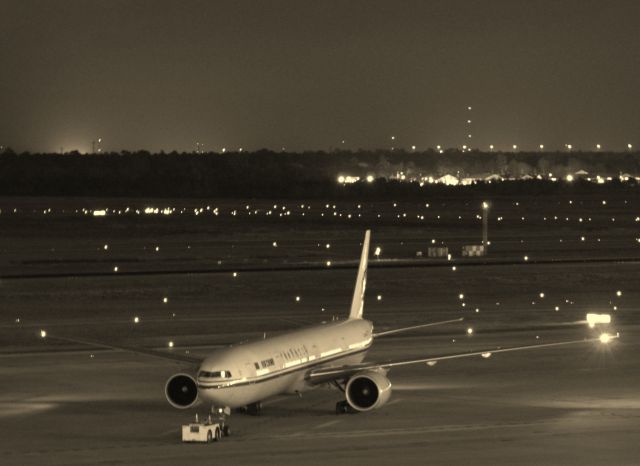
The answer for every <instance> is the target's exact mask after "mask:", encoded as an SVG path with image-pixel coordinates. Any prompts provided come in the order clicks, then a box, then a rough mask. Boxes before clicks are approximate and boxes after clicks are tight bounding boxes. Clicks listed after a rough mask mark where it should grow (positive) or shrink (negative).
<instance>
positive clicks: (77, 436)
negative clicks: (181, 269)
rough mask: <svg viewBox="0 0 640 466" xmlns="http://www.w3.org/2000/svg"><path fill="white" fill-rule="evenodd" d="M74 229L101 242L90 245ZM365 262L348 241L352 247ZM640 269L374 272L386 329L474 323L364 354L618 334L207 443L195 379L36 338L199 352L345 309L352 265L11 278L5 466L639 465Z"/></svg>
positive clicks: (282, 411)
mask: <svg viewBox="0 0 640 466" xmlns="http://www.w3.org/2000/svg"><path fill="white" fill-rule="evenodd" d="M15 228H16V229H19V228H18V226H16V227H15ZM88 231H89V232H90V230H88ZM385 231H386V234H387V237H388V238H389V237H390V236H389V235H391V232H392V231H391V229H387V230H385ZM403 232H405V230H398V235H399V238H401V237H402V235H403V234H404V233H403ZM74 234H75V235H76V236H78V235H79V236H81V237H84V239H85V241H86V243H89V242H90V238H89V236H90V233H86V234H84V236H83V235H82V232H75V233H74ZM305 234H306V235H308V236H309V238H311V237H314V233H313V230H309V231H306V233H305ZM320 234H321V233H317V236H316V237H314V238H315V239H314V241H316V242H317V241H322V238H321V236H319V235H320ZM375 234H376V231H375V230H374V241H375ZM185 235H186V233H185ZM291 235H294V233H292V232H291V231H289V230H287V231H283V232H282V236H281V237H282V238H287V237H291ZM45 238H46V235H45V236H43V239H42V241H44V239H45ZM335 238H336V239H335V241H336V243H335V244H339V238H340V235H338V234H337V233H336V236H335ZM182 239H184V238H182ZM182 239H181V241H182ZM101 240H102V239H101ZM55 241H56V244H57V245H58V246H61V245H62V246H64V245H65V244H67V243H64V241H65V240H64V238H61V237H55ZM212 241H213V242H214V243H215V238H214V240H212ZM281 241H283V244H286V242H285V239H283V240H281ZM28 242H29V240H28V239H27V243H28ZM15 243H16V244H21V243H20V241H19V239H15ZM11 244H13V243H11ZM72 244H75V243H73V242H72V241H69V242H68V244H67V246H68V247H69V248H71V249H72ZM122 244H126V242H124V240H122ZM239 244H240V246H239V247H240V248H241V247H242V245H243V244H245V243H242V242H241V243H239ZM267 246H268V247H271V246H270V244H267ZM279 247H282V246H279ZM248 250H250V251H252V252H251V254H253V250H252V249H250V248H249V249H248ZM358 252H359V245H358V244H357V241H355V240H353V241H351V240H350V241H349V243H348V244H346V245H343V252H342V253H341V254H342V255H343V256H344V257H353V256H355V257H357V254H358ZM76 253H77V254H80V255H82V254H83V253H82V250H80V251H79V252H78V251H76ZM272 253H273V251H272ZM16 254H17V253H16ZM31 254H35V253H31ZM35 255H37V254H35ZM248 256H250V254H249V255H248ZM310 256H313V254H310ZM569 256H570V254H569ZM240 260H241V261H242V260H243V259H242V258H241V257H240ZM71 265H73V264H71ZM148 265H149V264H146V265H145V266H148ZM151 265H153V263H151ZM165 265H166V261H165V262H162V261H161V262H159V266H165ZM25 267H27V266H21V265H20V264H17V263H14V262H11V264H10V268H11V269H12V271H18V272H19V271H20V270H21V269H23V268H25ZM66 267H71V266H70V265H67V266H66ZM74 267H75V269H78V270H79V271H80V272H82V267H81V266H80V265H78V264H76V265H75V266H74ZM637 267H638V266H637V264H634V263H616V262H612V263H606V264H575V263H565V264H556V265H553V264H542V265H532V264H523V265H514V264H512V265H505V266H499V267H497V266H492V267H482V266H476V267H464V266H460V267H459V268H458V269H457V270H455V271H453V270H451V269H446V268H416V269H372V270H371V271H370V274H369V279H368V290H367V303H366V305H365V316H366V317H368V318H370V319H372V320H373V321H374V323H375V324H376V325H377V327H378V328H380V329H387V328H393V327H398V326H404V325H414V324H417V323H421V322H428V321H434V320H444V319H448V318H457V317H460V316H463V317H465V321H464V322H463V323H462V324H455V325H452V326H448V327H440V328H433V329H424V330H422V331H418V332H416V333H413V334H407V335H404V336H401V337H388V338H386V339H380V340H379V341H376V343H375V345H374V348H373V349H372V351H371V352H370V353H369V355H368V358H369V359H371V360H375V359H379V358H384V359H387V358H396V357H397V358H400V357H411V356H418V355H425V354H427V355H428V354H434V353H443V352H460V351H465V350H471V349H483V348H492V347H495V346H497V345H502V346H507V345H521V344H530V343H536V342H551V341H557V340H564V339H573V338H580V337H583V336H586V335H588V334H589V332H588V329H586V328H585V327H586V326H585V325H584V324H581V323H579V321H580V320H582V319H584V314H585V313H586V312H591V311H597V312H610V313H611V314H613V315H614V322H615V325H614V328H613V329H612V330H615V331H620V332H621V338H620V340H619V341H616V342H614V344H612V345H610V346H605V347H603V346H599V345H586V346H581V347H572V348H555V349H549V350H538V351H531V352H527V353H512V354H503V355H494V356H493V357H492V358H490V359H483V358H473V359H468V360H458V361H449V362H441V363H439V364H437V365H436V366H434V367H428V366H426V365H419V366H415V367H403V368H397V369H394V370H392V371H391V372H390V373H389V377H390V379H391V381H392V383H393V387H394V388H393V390H394V392H393V394H392V397H391V400H390V401H389V403H388V404H387V405H386V406H384V407H383V408H382V409H380V410H378V411H376V412H373V413H367V414H358V415H344V416H336V415H335V414H333V410H334V405H335V402H336V401H337V400H338V399H340V395H341V394H340V393H339V392H338V391H336V390H333V389H317V390H315V391H313V392H309V393H307V394H305V395H304V396H303V397H302V398H297V397H282V398H279V399H276V400H271V401H269V402H267V403H266V406H265V408H264V411H263V415H262V416H260V417H249V416H244V415H236V414H234V415H233V416H232V418H231V420H230V424H231V426H232V428H233V435H232V436H231V437H229V438H224V439H223V441H222V442H221V443H220V444H214V445H183V444H181V443H180V439H179V428H180V425H181V424H182V423H186V422H188V421H190V420H191V419H192V417H193V415H194V414H195V413H196V412H200V414H201V415H202V414H204V413H205V412H206V410H207V407H206V406H199V407H197V408H194V409H190V410H186V411H177V410H175V409H173V408H171V407H170V406H169V405H168V403H167V402H166V401H165V399H164V394H163V388H164V383H165V381H166V379H167V378H168V377H169V376H170V375H171V374H173V373H175V372H178V371H181V370H184V369H189V368H188V367H185V366H181V365H180V364H174V363H171V362H164V361H162V360H157V359H154V358H148V357H145V356H141V355H131V354H127V353H123V352H117V351H104V350H99V349H87V348H82V347H79V346H76V345H68V344H60V343H55V342H43V341H41V340H39V339H38V338H37V332H38V330H39V329H40V328H41V327H45V328H47V329H48V330H49V331H50V332H54V333H59V334H64V335H69V336H83V337H85V338H94V339H99V340H105V341H111V342H114V343H120V344H129V345H134V344H135V345H140V346H145V347H156V348H162V347H166V345H167V342H168V341H169V340H171V341H174V342H175V344H176V347H175V348H174V349H173V351H190V352H191V354H204V353H206V351H207V348H208V347H210V346H211V345H221V344H229V343H233V342H237V341H241V340H243V339H245V338H259V337H262V335H263V332H265V331H266V332H267V333H273V332H278V331H283V330H287V329H291V328H297V327H299V326H300V325H304V324H306V323H317V322H319V321H322V320H330V319H331V318H333V316H344V315H346V313H347V309H348V303H349V300H350V295H351V292H352V286H353V281H354V278H355V277H354V275H355V272H354V271H353V270H326V271H322V270H309V271H298V272H295V271H290V272H286V271H285V272H264V273H262V272H255V273H251V274H246V275H242V274H240V275H239V276H237V277H233V276H232V275H231V274H198V275H174V276H129V277H118V276H113V277H85V278H71V277H69V278H64V279H31V280H3V281H0V292H1V304H2V309H1V316H2V321H0V432H1V433H2V435H1V436H0V464H2V465H30V464H33V465H42V464H61V465H62V464H64V465H67V464H149V465H161V464H167V465H169V464H171V465H175V464H187V463H192V462H193V463H195V462H204V463H205V464H209V463H224V464H296V465H298V464H328V463H331V464H438V465H441V464H463V463H468V464H487V465H489V464H491V465H493V464H531V465H534V464H535V465H538V464H558V465H568V464H580V465H584V464H594V465H595V464H598V465H600V464H616V465H634V464H638V462H639V459H638V458H640V446H639V445H640V444H639V442H638V439H639V438H640V390H638V387H640V357H639V356H638V354H640V340H639V338H638V337H639V336H640V325H638V323H639V322H640V321H639V320H638V315H639V312H640V291H638V290H637V277H638V272H637ZM27 268H28V267H27ZM617 291H620V292H621V293H620V296H618V293H617ZM541 293H542V295H541ZM460 294H462V295H463V297H462V298H460ZM296 296H300V297H301V299H300V301H299V302H296V300H295V297H296ZM378 296H380V299H378ZM164 297H167V298H168V300H167V302H166V303H165V302H163V298H164ZM556 308H557V310H556ZM476 309H477V310H478V312H476ZM135 316H138V317H139V318H140V323H139V324H134V323H133V318H134V317H135ZM467 327H473V328H474V330H475V333H474V335H473V336H472V337H468V336H466V329H467ZM536 337H537V338H536Z"/></svg>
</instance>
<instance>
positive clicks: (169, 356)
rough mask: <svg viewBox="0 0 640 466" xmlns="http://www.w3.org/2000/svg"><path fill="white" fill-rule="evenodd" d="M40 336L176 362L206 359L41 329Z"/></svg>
mask: <svg viewBox="0 0 640 466" xmlns="http://www.w3.org/2000/svg"><path fill="white" fill-rule="evenodd" d="M40 337H41V338H43V339H51V340H59V341H65V342H68V343H78V344H81V345H87V346H93V347H99V348H107V349H112V350H118V351H127V352H129V353H135V354H143V355H145V356H152V357H155V358H160V359H165V360H170V361H174V362H182V363H189V364H200V363H201V362H202V361H203V360H204V358H203V357H199V356H191V355H189V354H186V353H182V354H181V353H178V352H168V351H159V350H153V349H147V348H138V347H132V346H116V345H111V344H107V343H103V342H99V341H91V340H83V339H79V338H68V337H61V336H57V335H49V334H48V333H47V332H46V331H44V330H41V331H40Z"/></svg>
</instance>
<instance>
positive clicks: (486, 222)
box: [482, 201, 489, 254]
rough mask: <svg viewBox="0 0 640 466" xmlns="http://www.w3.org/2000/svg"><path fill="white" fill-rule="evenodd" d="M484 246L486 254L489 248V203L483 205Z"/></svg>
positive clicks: (485, 202)
mask: <svg viewBox="0 0 640 466" xmlns="http://www.w3.org/2000/svg"><path fill="white" fill-rule="evenodd" d="M482 245H483V246H484V250H485V254H486V252H487V249H488V248H489V203H488V202H487V201H484V202H483V203H482Z"/></svg>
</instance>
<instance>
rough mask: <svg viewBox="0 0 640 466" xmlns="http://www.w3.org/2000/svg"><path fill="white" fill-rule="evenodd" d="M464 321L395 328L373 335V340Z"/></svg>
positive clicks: (455, 320) (445, 321)
mask: <svg viewBox="0 0 640 466" xmlns="http://www.w3.org/2000/svg"><path fill="white" fill-rule="evenodd" d="M463 320H464V317H460V318H458V319H452V320H443V321H441V322H430V323H428V324H420V325H413V326H411V327H403V328H394V329H393V330H385V331H383V332H376V333H374V334H373V338H378V337H384V336H387V335H394V334H396V333H402V332H408V331H410V330H416V329H419V328H424V327H434V326H436V325H444V324H451V323H453V322H462V321H463Z"/></svg>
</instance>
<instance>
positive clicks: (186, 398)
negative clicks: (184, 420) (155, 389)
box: [164, 374, 198, 409]
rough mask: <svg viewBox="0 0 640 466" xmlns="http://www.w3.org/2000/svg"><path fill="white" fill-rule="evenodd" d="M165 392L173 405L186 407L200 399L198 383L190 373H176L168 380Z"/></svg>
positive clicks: (179, 407)
mask: <svg viewBox="0 0 640 466" xmlns="http://www.w3.org/2000/svg"><path fill="white" fill-rule="evenodd" d="M164 393H165V395H166V396H167V400H168V401H169V403H170V404H171V406H173V407H174V408H178V409H186V408H190V407H191V406H193V405H194V404H195V402H196V401H197V400H198V385H197V384H196V381H195V379H194V378H193V377H191V376H190V375H188V374H175V375H172V376H171V377H170V378H169V380H167V384H166V385H165V387H164Z"/></svg>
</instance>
